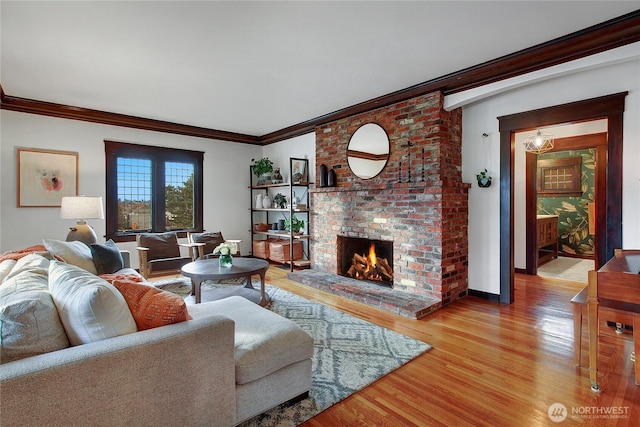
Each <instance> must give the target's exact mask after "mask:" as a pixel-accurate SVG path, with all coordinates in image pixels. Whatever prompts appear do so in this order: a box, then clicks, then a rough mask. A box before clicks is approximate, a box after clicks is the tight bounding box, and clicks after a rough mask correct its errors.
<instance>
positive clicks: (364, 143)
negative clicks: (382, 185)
mask: <svg viewBox="0 0 640 427" xmlns="http://www.w3.org/2000/svg"><path fill="white" fill-rule="evenodd" d="M388 160H389V137H388V136H387V132H385V131H384V129H383V128H382V127H381V126H380V125H377V124H375V123H367V124H365V125H362V126H360V127H359V128H358V129H357V130H356V131H355V132H354V133H353V135H351V139H350V140H349V146H348V147H347V161H348V162H349V168H350V169H351V172H353V174H354V175H355V176H357V177H358V178H361V179H371V178H373V177H375V176H377V175H378V174H379V173H380V172H382V169H384V167H385V166H386V164H387V161H388Z"/></svg>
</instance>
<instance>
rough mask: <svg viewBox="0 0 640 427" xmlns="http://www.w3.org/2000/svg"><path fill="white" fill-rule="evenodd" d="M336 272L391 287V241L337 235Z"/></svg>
mask: <svg viewBox="0 0 640 427" xmlns="http://www.w3.org/2000/svg"><path fill="white" fill-rule="evenodd" d="M336 252H337V255H338V260H337V261H338V262H337V267H338V274H340V275H342V276H346V277H351V278H353V279H358V280H366V281H368V282H373V283H376V284H378V285H381V286H386V287H390V288H392V287H393V242H392V241H389V240H376V239H366V238H361V237H349V236H338V250H337V251H336Z"/></svg>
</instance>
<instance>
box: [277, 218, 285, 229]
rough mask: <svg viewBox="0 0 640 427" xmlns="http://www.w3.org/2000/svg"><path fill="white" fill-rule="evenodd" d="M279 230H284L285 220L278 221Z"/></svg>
mask: <svg viewBox="0 0 640 427" xmlns="http://www.w3.org/2000/svg"><path fill="white" fill-rule="evenodd" d="M277 229H278V230H280V231H282V230H284V219H279V220H278V227H277Z"/></svg>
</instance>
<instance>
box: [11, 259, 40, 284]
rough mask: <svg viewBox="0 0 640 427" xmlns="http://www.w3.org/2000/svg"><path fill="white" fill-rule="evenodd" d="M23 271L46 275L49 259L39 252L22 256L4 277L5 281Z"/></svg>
mask: <svg viewBox="0 0 640 427" xmlns="http://www.w3.org/2000/svg"><path fill="white" fill-rule="evenodd" d="M25 272H31V273H33V274H39V275H41V276H43V277H47V276H48V275H49V259H47V258H45V257H43V256H42V255H39V254H29V255H27V256H24V257H22V258H20V259H19V260H17V261H16V263H15V264H14V266H13V268H12V269H11V271H10V272H9V274H7V276H6V277H5V281H8V280H9V279H11V278H13V277H16V276H18V275H20V274H22V273H25Z"/></svg>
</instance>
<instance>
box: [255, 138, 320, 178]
mask: <svg viewBox="0 0 640 427" xmlns="http://www.w3.org/2000/svg"><path fill="white" fill-rule="evenodd" d="M264 156H265V157H268V158H269V159H271V161H273V163H274V166H276V167H278V166H279V167H280V172H281V173H282V177H283V178H284V180H285V182H289V178H290V177H289V176H288V169H289V158H290V157H298V158H302V159H304V158H308V159H309V181H311V182H313V181H314V180H315V176H316V173H315V170H316V134H315V132H311V133H308V134H306V135H301V136H298V137H295V138H291V139H287V140H285V141H281V142H277V143H275V144H271V145H267V146H266V147H264Z"/></svg>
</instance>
